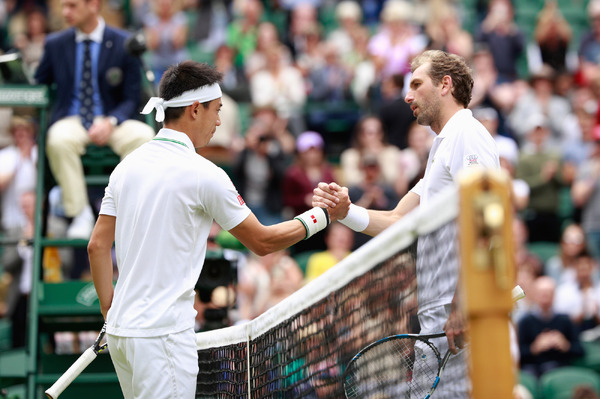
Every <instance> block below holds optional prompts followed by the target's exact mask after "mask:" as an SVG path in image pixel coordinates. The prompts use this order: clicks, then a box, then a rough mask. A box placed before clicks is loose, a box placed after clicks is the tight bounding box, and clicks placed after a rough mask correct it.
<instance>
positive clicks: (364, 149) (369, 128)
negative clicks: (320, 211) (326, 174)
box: [340, 115, 400, 186]
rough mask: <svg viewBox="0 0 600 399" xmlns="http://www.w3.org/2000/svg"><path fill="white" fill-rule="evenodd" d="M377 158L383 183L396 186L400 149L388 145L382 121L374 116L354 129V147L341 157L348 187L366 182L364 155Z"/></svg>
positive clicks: (344, 178) (368, 117) (362, 120)
mask: <svg viewBox="0 0 600 399" xmlns="http://www.w3.org/2000/svg"><path fill="white" fill-rule="evenodd" d="M366 153H368V154H371V155H374V156H376V157H377V160H378V162H379V166H380V168H381V173H382V177H383V181H384V182H385V183H387V184H389V185H392V186H393V185H394V184H395V182H396V179H397V177H398V159H399V153H400V151H399V149H398V147H396V146H393V145H390V144H388V143H387V139H386V135H385V132H384V131H383V126H382V124H381V120H380V119H379V118H378V117H376V116H373V115H367V116H364V117H363V118H362V119H361V120H359V121H358V123H357V124H356V126H355V128H354V136H353V138H352V147H350V148H347V149H346V150H344V151H343V152H342V154H341V156H340V166H341V173H342V176H341V177H342V181H343V182H344V183H343V184H344V185H346V186H354V185H357V184H359V183H360V182H361V181H363V180H364V171H363V170H361V166H360V163H361V158H362V156H363V155H364V154H366Z"/></svg>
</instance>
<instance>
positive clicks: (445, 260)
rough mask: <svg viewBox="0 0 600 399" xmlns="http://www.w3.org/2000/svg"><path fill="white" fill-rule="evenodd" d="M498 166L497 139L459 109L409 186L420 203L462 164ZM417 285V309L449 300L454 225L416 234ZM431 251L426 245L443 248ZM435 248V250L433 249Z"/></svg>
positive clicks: (454, 277) (454, 266)
mask: <svg viewBox="0 0 600 399" xmlns="http://www.w3.org/2000/svg"><path fill="white" fill-rule="evenodd" d="M471 167H484V168H500V160H499V157H498V149H497V146H496V142H495V140H494V138H493V137H492V135H491V134H490V133H489V132H488V131H487V129H486V128H485V127H484V126H483V125H482V124H481V123H480V122H479V121H478V120H476V119H475V118H473V114H472V113H471V110H468V109H464V110H460V111H458V112H457V113H456V114H454V115H453V116H452V118H450V120H449V121H448V122H447V123H446V125H445V126H444V127H443V129H442V131H441V132H440V134H439V135H438V136H437V137H435V139H434V140H433V145H432V147H431V150H430V152H429V158H428V160H427V167H426V169H425V175H424V177H423V179H421V180H420V181H419V182H418V183H417V184H416V185H415V187H414V188H413V189H412V190H411V191H412V192H414V193H415V194H418V195H419V196H420V205H423V204H425V203H427V202H428V201H429V200H430V199H431V198H433V197H434V196H435V195H436V194H438V193H440V192H441V191H444V190H445V189H447V188H448V187H449V186H451V185H454V184H455V178H456V176H457V174H458V173H459V171H460V170H462V169H463V168H471ZM418 246H419V249H418V252H417V253H418V259H417V287H418V288H417V289H418V300H419V312H423V311H425V310H427V309H430V308H432V307H434V306H439V305H444V304H449V303H451V302H452V298H453V297H454V291H455V289H456V284H457V282H458V275H459V262H458V253H457V246H458V236H457V232H456V229H455V228H454V226H448V227H444V228H442V229H440V230H439V231H437V232H434V233H432V234H431V235H428V236H424V237H419V244H418ZM446 246H447V250H442V251H432V250H430V249H429V250H428V249H427V248H438V249H439V248H444V247H446ZM433 252H435V253H433Z"/></svg>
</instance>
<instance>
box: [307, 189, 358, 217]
mask: <svg viewBox="0 0 600 399" xmlns="http://www.w3.org/2000/svg"><path fill="white" fill-rule="evenodd" d="M312 206H316V207H320V208H324V209H325V210H327V213H328V214H329V220H331V222H335V221H339V220H341V219H344V218H345V217H346V215H347V214H348V210H349V209H350V197H348V188H346V187H341V186H340V185H338V184H336V183H329V184H328V183H323V182H321V183H319V185H318V187H317V188H315V189H314V190H313V197H312Z"/></svg>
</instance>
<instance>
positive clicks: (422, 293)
mask: <svg viewBox="0 0 600 399" xmlns="http://www.w3.org/2000/svg"><path fill="white" fill-rule="evenodd" d="M411 71H412V76H411V79H410V86H409V90H408V92H407V94H406V97H405V99H404V100H405V101H406V102H407V103H408V104H410V107H411V109H412V111H413V113H414V115H415V116H416V118H417V122H418V123H419V124H420V125H424V126H430V127H431V129H432V130H433V131H434V132H435V133H436V135H437V136H436V137H435V139H434V142H433V146H432V148H431V150H430V153H429V159H428V160H427V166H426V170H425V175H424V177H423V179H421V180H420V181H419V182H418V183H417V184H416V185H415V187H414V188H412V189H411V190H410V191H409V192H408V193H407V194H406V195H405V196H404V197H403V198H402V199H401V200H400V202H399V203H398V205H397V206H396V208H395V209H394V210H392V211H374V210H367V209H365V208H362V207H359V206H356V205H354V204H352V205H351V206H350V210H349V212H348V213H346V209H347V205H348V204H347V202H346V198H347V193H348V190H347V188H345V187H340V186H339V185H337V184H335V183H331V184H327V183H319V185H318V188H316V189H315V190H314V196H313V206H320V207H328V208H329V213H330V216H331V217H335V218H337V219H341V220H340V222H341V223H343V224H345V225H346V226H348V227H350V228H352V229H353V230H355V231H359V232H363V233H365V234H368V235H371V236H373V235H377V234H378V233H380V232H381V231H383V230H384V229H385V228H387V227H388V226H390V225H392V224H393V223H394V222H396V221H397V220H399V219H400V218H401V217H402V216H404V215H406V214H407V213H408V212H410V211H411V210H413V209H415V208H416V207H417V206H419V205H420V204H425V203H427V202H428V201H429V200H430V199H431V198H432V197H434V196H435V195H436V194H437V193H440V192H441V191H443V190H445V189H447V188H448V187H449V186H451V185H453V184H454V179H455V177H456V176H457V174H458V173H459V172H460V170H462V169H464V168H468V167H484V168H499V167H500V160H499V157H498V150H497V148H496V143H495V141H494V139H493V138H492V136H491V135H490V133H489V132H488V131H487V130H486V129H485V127H484V126H483V125H482V124H481V123H479V121H477V120H476V119H475V118H474V117H473V115H472V113H471V111H470V110H468V109H467V107H468V105H469V102H470V101H471V93H472V89H473V77H472V76H471V71H470V69H469V67H468V66H467V64H466V63H465V61H464V60H463V59H462V58H461V57H459V56H457V55H454V54H449V53H446V52H443V51H439V50H431V51H425V52H424V53H422V54H420V55H419V56H417V57H416V58H414V60H413V61H412V64H411ZM338 196H340V197H338ZM340 204H343V206H342V207H341V208H340V209H338V208H337V206H339V205H340ZM425 239H430V240H436V241H439V242H436V243H433V244H429V245H436V244H437V245H442V244H443V243H444V242H446V243H448V242H451V241H455V240H457V236H456V231H451V230H449V229H445V230H441V231H440V233H439V234H438V235H437V236H436V237H426V238H423V239H422V238H419V244H418V245H419V247H425V242H424V240H425ZM454 248H455V246H453V245H451V244H449V245H448V253H447V254H445V256H444V257H443V258H442V259H436V262H423V261H419V259H420V258H422V257H420V256H419V254H420V253H422V251H419V249H417V297H418V304H419V310H418V316H419V322H420V325H421V333H422V334H430V333H437V332H440V331H444V332H446V339H442V342H436V343H435V344H436V346H438V348H439V349H440V352H442V353H444V352H445V351H446V350H447V348H450V350H451V351H452V352H453V353H457V352H458V349H459V348H460V347H461V346H463V342H462V341H463V334H464V332H465V326H464V322H463V318H462V315H461V313H460V312H459V311H457V310H458V309H457V306H456V299H457V298H456V296H455V291H456V287H457V283H458V276H459V265H458V262H457V261H452V259H453V258H454V259H456V257H453V256H452V254H450V253H449V252H450V251H453V250H454ZM401 332H402V331H401ZM401 332H400V333H401ZM466 364H467V362H466V361H465V359H464V356H462V358H461V356H452V357H451V358H450V360H449V362H448V365H447V366H446V371H445V373H446V374H448V371H450V370H452V369H453V368H454V369H455V370H456V369H458V370H459V371H458V372H456V373H455V375H456V377H457V378H449V377H446V378H444V379H443V380H441V381H440V386H439V388H438V390H437V391H436V395H435V396H438V395H440V396H442V397H452V398H467V397H469V393H468V390H469V387H468V384H460V381H468V379H467V376H466V373H467V370H466V367H464V366H465V365H466ZM442 385H444V386H442Z"/></svg>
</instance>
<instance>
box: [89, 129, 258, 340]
mask: <svg viewBox="0 0 600 399" xmlns="http://www.w3.org/2000/svg"><path fill="white" fill-rule="evenodd" d="M100 214H103V215H109V216H115V217H116V232H115V250H116V255H117V267H118V270H119V276H118V280H117V284H116V286H115V293H114V298H113V302H112V305H111V308H110V310H109V312H108V316H107V332H108V333H109V334H112V335H116V336H123V337H153V336H160V335H165V334H171V333H176V332H180V331H183V330H185V329H188V328H193V327H194V318H195V315H196V310H194V297H195V292H194V287H195V284H196V282H197V281H198V278H199V276H200V271H201V270H202V265H203V263H204V258H205V255H206V244H207V238H208V235H209V231H210V229H211V226H212V222H213V220H215V221H216V222H217V223H218V224H219V225H220V226H221V227H222V228H223V229H225V230H230V229H232V228H233V227H235V226H237V225H238V224H240V223H241V222H242V221H244V220H245V219H246V218H247V217H248V216H249V214H250V209H249V208H248V207H247V206H246V204H245V203H244V201H243V200H242V197H241V196H240V195H239V193H238V192H237V190H236V188H235V187H234V185H233V183H232V182H231V179H230V178H229V177H228V175H227V174H226V173H225V171H223V169H221V168H219V167H218V166H216V165H215V164H213V163H212V162H210V161H208V160H207V159H205V158H203V157H202V156H200V155H198V154H197V153H196V151H195V149H194V146H193V144H192V141H191V140H190V139H189V137H188V136H187V135H185V134H183V133H181V132H177V131H175V130H171V129H161V130H160V131H159V132H158V134H157V135H156V137H155V138H154V139H153V140H152V141H150V142H148V143H146V144H144V145H142V146H140V147H139V148H138V149H136V150H135V151H133V152H132V153H131V154H129V155H128V156H127V157H125V158H124V159H123V161H122V162H121V163H120V164H119V165H118V166H117V167H116V168H115V170H114V171H113V173H112V174H111V176H110V181H109V183H108V186H107V188H106V190H105V195H104V198H103V200H102V206H101V209H100Z"/></svg>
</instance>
